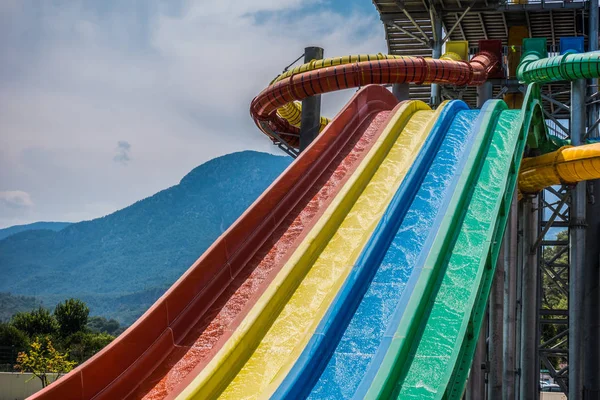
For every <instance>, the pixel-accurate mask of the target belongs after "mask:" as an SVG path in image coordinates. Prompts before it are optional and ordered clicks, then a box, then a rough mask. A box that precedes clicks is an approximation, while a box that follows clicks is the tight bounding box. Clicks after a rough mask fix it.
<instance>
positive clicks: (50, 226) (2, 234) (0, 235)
mask: <svg viewBox="0 0 600 400" xmlns="http://www.w3.org/2000/svg"><path fill="white" fill-rule="evenodd" d="M69 225H71V222H34V223H33V224H27V225H15V226H11V227H8V228H4V229H0V240H2V239H4V238H6V237H9V236H10V235H14V234H15V233H20V232H25V231H33V230H40V229H41V230H43V229H46V230H50V231H55V232H58V231H60V230H62V229H63V228H66V227H67V226H69Z"/></svg>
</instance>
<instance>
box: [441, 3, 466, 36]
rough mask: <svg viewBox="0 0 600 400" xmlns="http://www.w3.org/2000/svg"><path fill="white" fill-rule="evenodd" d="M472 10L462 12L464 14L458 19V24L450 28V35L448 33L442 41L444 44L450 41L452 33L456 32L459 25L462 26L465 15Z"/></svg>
mask: <svg viewBox="0 0 600 400" xmlns="http://www.w3.org/2000/svg"><path fill="white" fill-rule="evenodd" d="M470 10H471V6H469V7H467V8H466V9H465V11H463V12H462V14H460V17H458V19H457V20H456V22H455V23H454V25H452V28H450V30H449V31H448V33H446V36H444V39H443V40H442V44H444V43H446V42H447V41H448V39H450V35H452V32H454V30H455V29H456V27H457V26H458V24H460V21H462V19H463V18H464V17H465V15H467V13H468V12H469V11H470Z"/></svg>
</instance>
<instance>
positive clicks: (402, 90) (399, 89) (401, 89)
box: [392, 83, 410, 101]
mask: <svg viewBox="0 0 600 400" xmlns="http://www.w3.org/2000/svg"><path fill="white" fill-rule="evenodd" d="M409 89H410V86H409V84H408V83H394V84H393V85H392V93H393V95H394V96H396V99H397V100H398V101H402V100H409V99H410V92H409Z"/></svg>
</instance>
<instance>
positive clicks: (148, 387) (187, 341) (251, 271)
mask: <svg viewBox="0 0 600 400" xmlns="http://www.w3.org/2000/svg"><path fill="white" fill-rule="evenodd" d="M396 104H397V101H396V100H395V98H394V97H393V95H392V94H391V93H390V92H389V91H388V90H386V89H385V88H383V87H380V86H368V87H365V88H364V89H363V90H361V91H359V92H358V93H357V94H356V95H355V96H354V97H353V98H352V99H351V100H350V102H349V103H348V105H347V106H346V107H345V108H344V109H343V110H342V111H341V112H340V113H339V114H338V115H337V117H336V118H335V119H334V120H333V121H332V123H331V124H329V125H328V127H327V128H326V129H325V130H324V131H323V133H322V134H321V135H319V137H318V138H317V139H316V140H315V141H314V142H313V144H312V145H311V146H310V147H309V148H308V149H307V150H305V151H304V152H303V153H302V154H301V155H300V156H299V157H298V158H297V159H296V160H295V161H294V163H292V165H290V167H288V168H287V169H286V170H285V172H284V173H283V174H282V175H281V176H280V177H279V178H278V179H277V180H276V181H275V182H274V183H273V184H272V185H271V186H270V187H269V188H268V189H267V190H266V191H265V192H264V193H263V194H262V195H261V196H260V197H259V198H258V199H257V200H256V201H255V202H254V204H252V206H251V207H250V208H249V209H248V210H247V211H246V212H245V213H244V214H243V215H242V216H241V217H239V218H238V220H237V221H236V222H235V223H234V224H233V225H232V226H231V227H230V228H229V229H228V230H227V231H226V232H225V233H224V234H223V235H221V236H220V237H219V238H218V239H217V240H216V241H215V243H214V244H213V245H212V246H211V247H210V248H209V249H208V250H207V251H206V252H205V253H204V254H203V255H202V256H201V257H200V258H199V259H198V261H196V262H195V263H194V265H192V266H191V267H190V268H189V269H188V270H187V271H186V272H185V273H184V274H183V276H182V277H181V278H180V279H179V280H177V282H175V283H174V284H173V286H172V287H171V288H170V289H169V290H168V291H167V292H166V293H165V294H164V295H163V296H162V297H161V298H160V299H158V300H157V301H156V303H154V305H153V306H152V307H151V308H150V309H149V310H148V311H147V312H146V313H144V315H142V316H141V317H140V318H139V319H138V320H137V321H136V322H135V323H134V324H133V325H132V326H131V327H130V328H129V329H127V330H126V331H125V332H124V333H123V334H122V335H120V336H119V337H118V338H117V339H115V340H114V341H113V342H112V343H111V344H110V345H108V346H107V347H106V348H104V349H103V350H102V351H100V352H99V353H98V354H96V355H95V356H94V357H92V358H91V359H89V360H88V361H87V362H85V363H84V364H82V365H80V366H79V367H77V368H76V369H74V370H73V371H72V372H70V373H69V374H67V375H66V376H64V377H62V378H60V379H59V380H58V381H56V382H54V383H53V384H51V385H50V386H48V387H47V388H45V389H43V390H42V391H40V392H38V393H36V394H35V395H34V396H32V397H31V398H32V399H61V400H62V399H123V398H142V397H146V398H165V397H172V396H174V395H175V394H177V393H178V392H179V391H180V390H182V389H183V387H185V384H186V380H187V381H189V380H190V379H192V378H193V377H194V376H195V374H196V373H197V372H198V371H199V370H200V369H201V368H202V367H203V366H204V365H205V364H206V363H207V362H208V361H209V360H210V358H211V357H212V355H214V353H216V352H217V351H218V349H219V348H220V347H221V345H222V344H223V343H224V341H225V340H226V339H227V338H228V337H229V335H230V333H231V332H232V331H233V330H235V327H236V326H237V325H238V324H239V322H240V321H241V320H242V319H243V317H244V315H245V314H246V313H247V311H248V310H249V309H250V308H251V307H252V305H253V304H254V302H255V301H256V300H257V299H258V297H259V296H260V294H261V293H262V292H263V291H264V290H265V289H266V287H267V286H268V284H269V283H270V282H271V280H272V279H273V277H274V276H275V274H276V273H277V272H278V271H279V269H280V268H281V267H282V266H283V264H284V263H285V262H286V260H287V259H288V258H289V257H290V255H291V254H292V252H293V251H294V249H295V248H296V247H297V246H298V244H299V243H300V242H301V241H302V239H303V238H304V237H305V236H306V234H307V233H308V231H309V230H310V228H311V227H312V226H313V225H314V224H315V223H316V221H317V220H318V219H319V217H320V216H321V215H322V214H323V212H324V211H325V209H326V208H327V206H328V205H329V204H330V202H331V201H332V199H333V198H334V197H335V195H336V194H337V193H338V191H339V190H340V189H341V187H342V186H343V185H344V183H345V182H346V180H347V179H348V178H349V177H350V176H351V175H352V173H353V171H354V170H355V168H356V166H357V165H358V164H359V163H360V161H361V160H362V159H363V158H364V156H365V155H366V153H367V152H368V150H369V149H370V148H371V146H372V144H373V143H374V141H375V139H376V138H377V137H378V136H379V134H380V133H381V131H382V129H383V127H385V125H386V124H387V118H388V114H389V113H390V110H392V109H393V107H394V106H395V105H396ZM186 377H187V378H186Z"/></svg>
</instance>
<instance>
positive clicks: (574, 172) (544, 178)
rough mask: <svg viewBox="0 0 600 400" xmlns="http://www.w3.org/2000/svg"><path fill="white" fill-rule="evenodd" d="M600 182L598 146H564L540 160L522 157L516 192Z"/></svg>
mask: <svg viewBox="0 0 600 400" xmlns="http://www.w3.org/2000/svg"><path fill="white" fill-rule="evenodd" d="M592 179H600V143H594V144H587V145H583V146H577V147H573V146H564V147H561V148H560V149H558V150H556V151H553V152H552V153H548V154H544V155H542V156H539V157H531V158H525V159H524V160H523V162H522V164H521V171H520V173H519V191H520V192H521V193H537V192H539V191H540V190H542V189H544V188H545V187H548V186H553V185H560V184H573V183H576V182H580V181H587V180H592Z"/></svg>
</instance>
